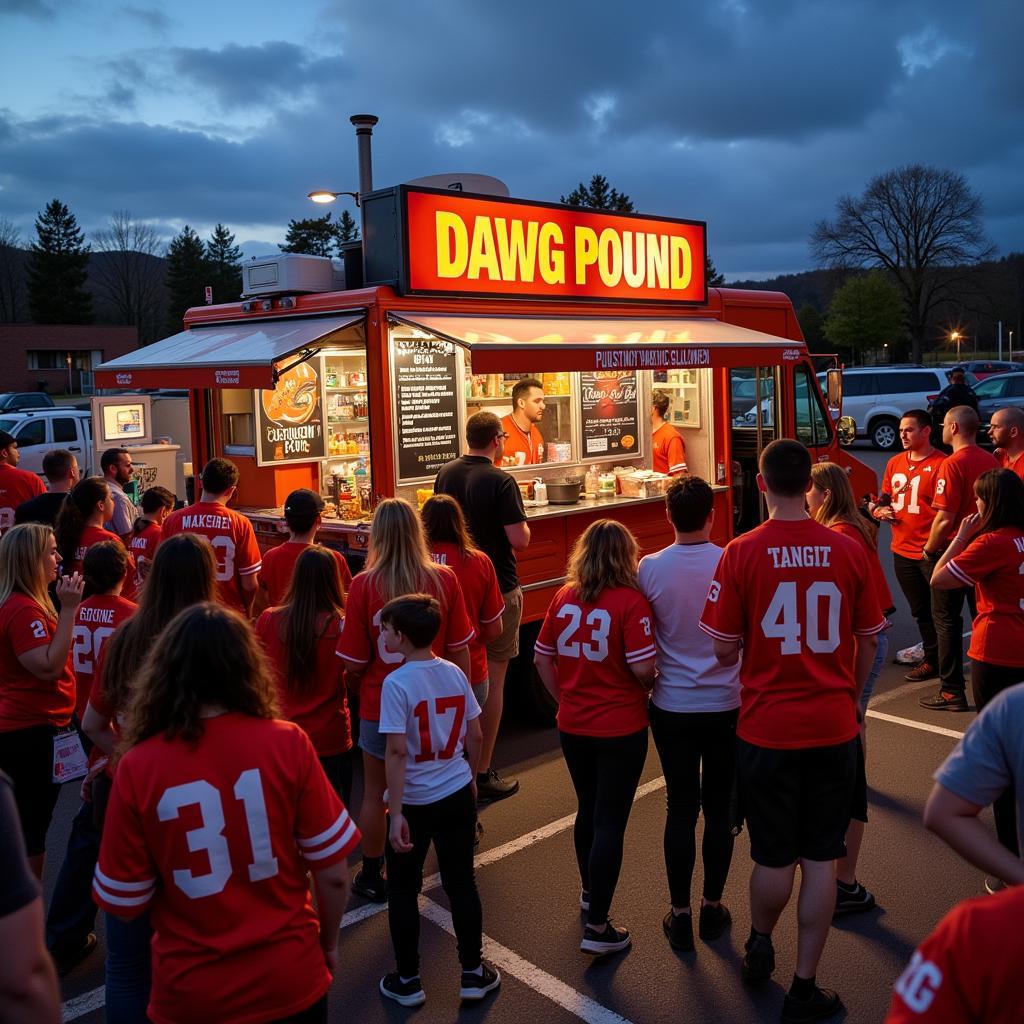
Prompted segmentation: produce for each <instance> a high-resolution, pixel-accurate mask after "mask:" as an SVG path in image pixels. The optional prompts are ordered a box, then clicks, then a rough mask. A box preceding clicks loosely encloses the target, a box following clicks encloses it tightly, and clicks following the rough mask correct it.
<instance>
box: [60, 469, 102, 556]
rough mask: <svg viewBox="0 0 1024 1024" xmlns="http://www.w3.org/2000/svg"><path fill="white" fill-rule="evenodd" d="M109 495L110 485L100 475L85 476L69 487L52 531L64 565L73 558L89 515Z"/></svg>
mask: <svg viewBox="0 0 1024 1024" xmlns="http://www.w3.org/2000/svg"><path fill="white" fill-rule="evenodd" d="M108 497H110V487H109V486H108V484H107V482H106V480H104V479H103V477H101V476H87V477H86V478H85V479H84V480H79V481H78V483H77V484H75V486H74V487H73V488H72V489H71V493H70V494H69V495H68V496H67V500H66V501H65V502H64V503H63V504H62V505H61V507H60V512H59V513H58V515H57V522H56V525H55V526H54V528H53V532H54V533H55V534H56V535H57V548H58V550H59V551H60V556H61V558H62V559H63V560H64V564H65V565H66V566H70V565H71V563H72V562H74V560H75V548H77V547H78V542H79V541H80V540H81V539H82V532H83V531H84V530H85V524H86V523H87V522H88V521H89V517H90V516H91V515H92V514H93V512H94V511H95V510H96V506H97V505H98V504H99V503H100V502H101V501H106V500H107V498H108Z"/></svg>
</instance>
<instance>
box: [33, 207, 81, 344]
mask: <svg viewBox="0 0 1024 1024" xmlns="http://www.w3.org/2000/svg"><path fill="white" fill-rule="evenodd" d="M36 235H37V240H36V241H35V242H33V243H32V251H31V253H30V255H29V258H28V301H29V309H30V310H31V313H32V319H33V320H34V321H35V322H36V323H38V324H87V323H91V322H92V296H91V295H90V294H89V293H88V292H87V291H86V290H85V281H86V278H87V277H88V273H89V246H87V245H86V244H85V236H84V235H83V233H82V231H81V230H80V228H79V227H78V221H76V220H75V216H74V214H73V213H71V211H70V210H69V209H68V208H67V207H66V206H65V205H64V204H63V203H62V202H61V201H60V200H59V199H54V200H52V201H51V202H50V203H49V204H48V205H47V207H46V209H45V210H44V211H43V212H42V213H41V214H40V215H39V216H38V217H37V218H36Z"/></svg>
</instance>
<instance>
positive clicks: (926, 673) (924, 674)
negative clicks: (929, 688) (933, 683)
mask: <svg viewBox="0 0 1024 1024" xmlns="http://www.w3.org/2000/svg"><path fill="white" fill-rule="evenodd" d="M903 678H904V679H906V680H907V681H908V682H911V683H923V682H924V681H925V680H926V679H938V678H939V670H938V669H937V668H936V667H935V666H934V665H933V664H932V663H931V662H930V661H922V662H921V664H920V665H917V666H916V667H915V668H912V669H911V670H910V671H909V672H907V673H905V674H904V676H903Z"/></svg>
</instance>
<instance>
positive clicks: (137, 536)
mask: <svg viewBox="0 0 1024 1024" xmlns="http://www.w3.org/2000/svg"><path fill="white" fill-rule="evenodd" d="M163 537H164V531H163V527H162V526H161V525H160V524H159V523H151V522H147V523H146V524H145V526H143V527H142V529H141V530H139V531H138V533H135V532H133V533H132V535H131V537H130V538H129V540H128V550H129V551H130V552H131V554H132V557H133V558H134V559H135V590H136V592H138V591H139V589H140V588H141V587H142V584H143V581H144V580H145V576H143V569H142V563H143V562H150V563H152V561H153V556H154V555H155V554H156V549H157V548H158V547H159V546H160V541H161V540H163Z"/></svg>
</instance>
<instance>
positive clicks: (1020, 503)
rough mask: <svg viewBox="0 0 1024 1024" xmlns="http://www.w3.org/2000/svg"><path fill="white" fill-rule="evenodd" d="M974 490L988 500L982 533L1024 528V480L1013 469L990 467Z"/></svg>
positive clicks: (982, 523) (979, 479)
mask: <svg viewBox="0 0 1024 1024" xmlns="http://www.w3.org/2000/svg"><path fill="white" fill-rule="evenodd" d="M974 493H975V494H976V495H977V496H978V497H979V498H981V500H982V501H983V502H985V513H984V515H983V516H982V517H981V529H980V531H979V533H991V532H992V531H993V530H998V529H1000V527H1003V526H1015V527H1017V529H1018V530H1022V531H1024V481H1022V480H1021V479H1020V477H1019V476H1017V474H1016V473H1014V472H1013V470H1010V469H987V470H985V472H984V473H982V474H981V476H979V477H978V479H977V480H975V481H974Z"/></svg>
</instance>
